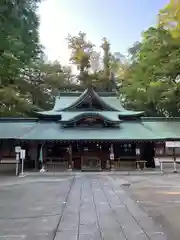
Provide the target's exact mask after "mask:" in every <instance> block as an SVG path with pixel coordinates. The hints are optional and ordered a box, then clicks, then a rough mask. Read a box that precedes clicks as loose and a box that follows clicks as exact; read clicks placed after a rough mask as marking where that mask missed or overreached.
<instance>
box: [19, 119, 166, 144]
mask: <svg viewBox="0 0 180 240" xmlns="http://www.w3.org/2000/svg"><path fill="white" fill-rule="evenodd" d="M19 139H21V140H44V141H45V140H47V141H48V140H62V141H66V140H69V141H73V140H75V141H78V140H102V141H103V140H119V141H132V140H142V141H143V140H152V141H153V140H158V141H160V140H162V139H163V138H162V137H160V136H158V135H156V134H155V133H153V132H152V131H151V130H149V129H147V128H146V127H144V126H143V125H142V124H141V123H140V122H123V123H120V126H119V127H118V128H93V127H92V128H80V127H74V128H63V127H62V126H61V125H60V124H58V123H55V122H51V123H46V122H40V123H38V124H37V125H36V127H35V128H33V129H32V130H31V131H30V132H28V133H27V134H25V135H23V136H21V137H20V138H19Z"/></svg>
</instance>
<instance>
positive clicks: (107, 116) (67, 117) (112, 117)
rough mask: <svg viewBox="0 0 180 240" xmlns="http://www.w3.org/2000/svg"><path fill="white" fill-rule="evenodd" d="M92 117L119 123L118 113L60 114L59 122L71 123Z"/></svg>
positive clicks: (87, 112) (86, 112)
mask: <svg viewBox="0 0 180 240" xmlns="http://www.w3.org/2000/svg"><path fill="white" fill-rule="evenodd" d="M92 116H100V117H102V118H104V120H107V121H111V122H120V119H119V116H118V112H110V111H93V112H92V111H85V112H84V111H82V112H81V111H79V112H62V118H61V121H72V120H75V119H80V118H82V117H92Z"/></svg>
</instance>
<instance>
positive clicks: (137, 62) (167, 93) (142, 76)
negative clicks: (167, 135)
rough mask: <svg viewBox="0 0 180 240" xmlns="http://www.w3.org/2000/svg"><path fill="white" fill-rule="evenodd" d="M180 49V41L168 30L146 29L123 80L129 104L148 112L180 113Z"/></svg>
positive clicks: (160, 114) (169, 114) (156, 113)
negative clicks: (179, 79) (179, 78)
mask: <svg viewBox="0 0 180 240" xmlns="http://www.w3.org/2000/svg"><path fill="white" fill-rule="evenodd" d="M179 53H180V43H179V42H178V41H177V40H176V39H173V38H172V36H171V34H170V33H169V32H168V31H167V30H165V29H163V28H149V29H148V30H147V31H145V32H144V33H143V39H142V42H141V46H140V49H138V51H137V52H136V54H135V56H134V57H133V59H134V60H133V62H132V64H131V66H130V68H129V73H128V75H127V76H128V78H126V79H125V81H124V83H123V92H124V97H125V98H126V102H127V105H129V106H131V107H133V108H136V109H138V110H144V111H145V112H146V114H147V115H148V116H149V115H150V116H156V115H158V116H163V115H166V116H177V115H179V107H180V101H179V99H180V98H179V97H180V95H179V93H180V91H179V87H180V86H179V82H178V81H177V78H178V76H179V74H180V57H179V56H180V54H179ZM127 76H126V77H127Z"/></svg>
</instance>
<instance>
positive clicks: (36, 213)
mask: <svg viewBox="0 0 180 240" xmlns="http://www.w3.org/2000/svg"><path fill="white" fill-rule="evenodd" d="M21 181H22V182H21V184H14V185H13V183H12V185H8V186H6V185H4V186H0V240H1V239H6V240H12V239H13V240H16V239H18V240H102V239H103V240H148V239H149V240H166V239H167V238H166V236H165V234H164V233H163V230H162V228H161V227H160V226H158V225H157V224H155V223H154V222H153V220H152V219H151V218H150V217H148V215H147V213H146V212H144V211H142V210H141V209H140V208H139V205H138V204H137V203H136V202H134V201H133V200H132V199H131V198H130V197H129V196H128V195H127V193H126V192H125V191H124V190H123V188H122V187H121V186H119V185H117V184H115V183H114V181H113V180H112V178H111V177H109V176H97V175H94V176H79V177H69V178H64V179H56V178H54V179H53V178H52V179H51V178H47V179H46V181H45V180H44V181H43V180H41V182H38V180H37V182H36V181H35V180H33V181H30V180H29V181H28V179H24V180H23V179H22V180H21ZM23 181H24V182H23Z"/></svg>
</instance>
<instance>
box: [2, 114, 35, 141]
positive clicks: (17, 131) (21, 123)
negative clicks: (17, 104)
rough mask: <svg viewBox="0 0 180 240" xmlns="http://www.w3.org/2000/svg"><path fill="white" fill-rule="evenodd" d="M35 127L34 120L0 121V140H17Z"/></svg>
mask: <svg viewBox="0 0 180 240" xmlns="http://www.w3.org/2000/svg"><path fill="white" fill-rule="evenodd" d="M35 125H36V120H31V119H29V120H23V119H21V120H20V119H8V120H6V119H0V139H18V138H19V137H20V136H23V135H24V134H27V133H28V132H29V131H30V130H31V129H32V128H33V127H34V126H35Z"/></svg>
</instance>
